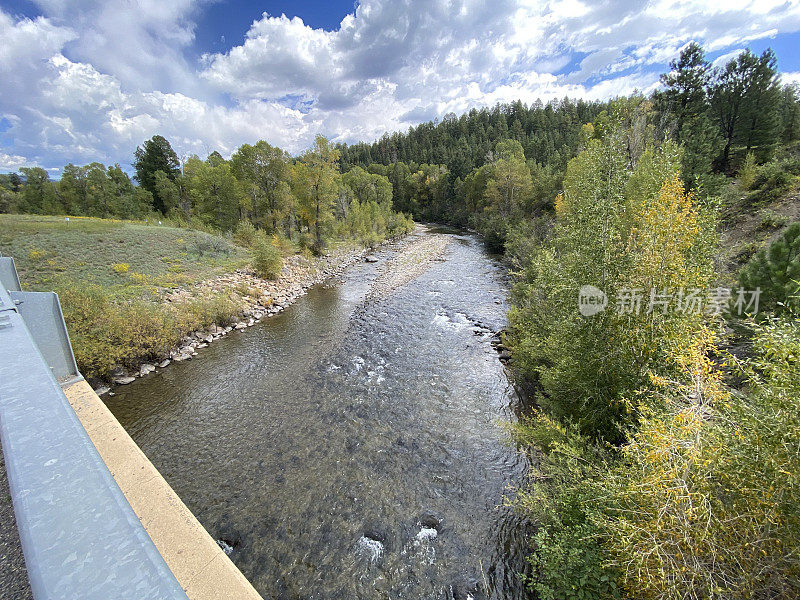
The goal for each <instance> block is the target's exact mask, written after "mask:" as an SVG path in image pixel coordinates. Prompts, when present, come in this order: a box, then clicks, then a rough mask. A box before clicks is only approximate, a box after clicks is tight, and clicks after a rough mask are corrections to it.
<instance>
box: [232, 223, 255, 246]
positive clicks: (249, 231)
mask: <svg viewBox="0 0 800 600" xmlns="http://www.w3.org/2000/svg"><path fill="white" fill-rule="evenodd" d="M256 233H257V230H256V228H255V227H254V226H253V224H252V223H251V222H250V221H247V220H244V221H239V225H238V226H237V227H236V232H235V233H234V234H233V241H234V242H236V243H237V244H238V245H239V246H244V247H245V248H251V247H252V246H253V242H255V240H256Z"/></svg>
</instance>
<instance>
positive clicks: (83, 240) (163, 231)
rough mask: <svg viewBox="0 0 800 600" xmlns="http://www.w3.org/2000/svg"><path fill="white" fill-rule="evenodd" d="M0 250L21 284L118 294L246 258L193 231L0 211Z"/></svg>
mask: <svg viewBox="0 0 800 600" xmlns="http://www.w3.org/2000/svg"><path fill="white" fill-rule="evenodd" d="M0 252H2V253H3V254H4V255H6V256H13V257H14V260H15V262H16V264H17V270H18V271H19V275H20V280H21V281H22V283H23V286H24V287H25V289H30V290H50V289H52V288H53V286H54V284H55V283H56V282H57V281H58V280H59V279H61V278H67V279H69V280H70V281H74V282H85V283H91V284H96V285H99V286H101V287H102V288H103V290H104V291H105V292H106V293H107V294H109V295H110V296H111V297H113V298H118V299H132V298H151V297H152V296H153V294H157V293H158V292H159V291H160V290H161V289H163V288H173V287H177V286H180V285H185V284H187V283H190V282H193V281H199V280H203V279H208V278H209V277H213V276H214V275H218V274H221V273H224V272H229V271H232V270H234V269H237V268H239V267H243V266H246V265H247V264H248V261H249V253H248V252H247V250H245V249H244V248H241V247H239V246H236V245H235V244H233V243H232V242H231V241H229V240H227V239H225V238H222V237H219V236H212V235H210V234H208V233H204V232H200V231H195V230H191V229H178V228H175V227H164V226H158V225H148V224H145V223H137V222H133V221H119V220H112V219H92V218H83V217H70V219H69V221H66V220H65V219H64V217H50V216H37V215H0ZM126 264H127V265H128V268H127V270H124V269H120V268H117V269H115V268H114V265H126ZM119 271H122V272H119Z"/></svg>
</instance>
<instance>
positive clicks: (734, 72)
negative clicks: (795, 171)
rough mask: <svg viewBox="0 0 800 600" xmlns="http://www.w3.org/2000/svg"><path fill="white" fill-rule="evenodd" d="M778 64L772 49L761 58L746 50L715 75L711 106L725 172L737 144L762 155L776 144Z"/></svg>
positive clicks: (778, 95)
mask: <svg viewBox="0 0 800 600" xmlns="http://www.w3.org/2000/svg"><path fill="white" fill-rule="evenodd" d="M776 64H777V63H776V59H775V54H774V53H773V52H772V50H769V49H768V50H765V51H764V53H763V54H762V55H761V56H760V57H758V56H756V55H755V54H753V53H752V52H750V50H745V51H744V52H742V53H740V54H739V55H738V56H737V57H736V58H734V59H732V60H731V61H729V62H728V63H727V64H726V65H725V68H724V69H722V70H721V71H720V70H718V71H717V72H716V77H715V80H714V82H713V83H712V86H711V107H712V112H713V114H714V117H715V119H716V120H717V123H718V124H719V126H720V128H721V130H722V136H723V139H724V144H725V145H724V148H723V150H722V157H721V160H720V167H721V168H722V170H723V171H725V172H727V171H729V170H730V159H731V152H732V150H733V147H734V144H741V145H744V146H746V150H747V151H750V150H751V149H754V148H759V149H761V150H762V153H763V152H764V151H768V150H769V149H770V148H771V146H772V144H773V143H774V138H775V136H776V133H777V128H778V126H779V121H778V106H779V101H780V89H779V87H778V82H777V71H776Z"/></svg>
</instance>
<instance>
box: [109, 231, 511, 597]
mask: <svg viewBox="0 0 800 600" xmlns="http://www.w3.org/2000/svg"><path fill="white" fill-rule="evenodd" d="M420 235H428V234H427V233H424V232H422V233H420ZM448 235H450V236H451V237H452V242H451V244H450V245H449V247H448V250H447V253H446V255H445V258H446V260H445V261H444V262H435V263H433V266H432V267H431V268H430V269H429V270H428V271H426V272H425V273H424V274H423V275H422V276H420V277H419V278H417V279H415V280H414V281H412V282H411V283H409V284H408V285H406V286H405V287H403V288H400V289H398V290H396V291H395V292H394V293H393V294H392V295H391V296H390V297H389V298H388V299H386V300H382V301H380V302H374V303H364V301H363V299H364V295H365V294H366V292H367V290H368V288H369V283H370V281H371V280H372V279H374V278H375V276H376V273H377V269H378V268H379V266H380V264H381V263H382V262H383V261H384V260H386V259H387V258H388V257H389V256H391V255H392V251H384V252H381V253H380V254H379V256H380V262H379V263H378V264H366V263H364V264H358V265H356V266H354V267H352V268H351V269H349V270H348V271H347V272H346V273H345V275H344V276H343V277H342V278H340V279H339V280H336V281H331V282H330V283H329V284H326V285H323V286H317V287H315V288H313V289H312V290H310V291H309V293H308V294H307V295H306V296H304V297H303V298H301V299H299V300H298V301H297V302H296V303H295V304H294V305H293V306H292V307H290V308H288V309H287V310H286V311H284V312H283V313H281V314H280V315H278V316H275V317H272V318H271V319H267V320H265V321H264V322H262V323H261V324H259V325H256V326H254V327H251V328H249V329H247V330H245V331H244V332H240V333H232V334H230V335H229V336H227V337H225V338H223V339H221V340H219V341H217V342H215V343H214V344H212V345H211V346H210V347H209V348H207V349H205V350H202V351H201V352H200V355H199V356H197V357H195V358H194V359H193V360H191V361H186V362H183V363H179V364H175V365H172V366H170V367H169V368H168V369H165V370H164V371H162V372H159V373H157V374H155V375H151V376H149V377H147V378H144V379H142V380H138V381H137V382H135V383H133V384H131V385H129V386H127V387H124V388H121V389H119V390H117V391H118V393H117V395H116V396H115V397H113V398H108V399H107V400H106V402H107V404H108V405H109V407H110V408H111V410H112V411H113V412H114V414H115V415H116V416H117V418H118V419H119V420H120V422H121V423H122V424H123V425H124V426H125V428H126V429H127V430H128V432H129V433H130V434H131V435H132V436H133V438H134V440H136V442H137V443H138V444H139V446H140V447H141V448H142V450H143V451H144V452H145V454H147V456H148V457H149V458H150V460H151V461H152V462H153V463H154V464H155V465H156V467H157V468H158V469H159V470H160V471H161V473H162V474H163V475H164V477H165V478H166V479H167V481H168V482H169V483H170V484H171V485H172V487H173V488H174V489H175V491H176V492H177V493H178V495H180V497H181V498H182V499H183V501H184V502H185V503H186V504H187V506H188V507H189V508H190V509H191V510H192V511H193V512H194V514H195V515H196V516H197V517H198V519H199V520H200V522H201V523H202V524H203V525H204V526H205V527H206V529H208V531H209V532H210V533H211V535H212V536H213V537H215V538H217V539H219V540H223V541H224V544H225V545H227V546H228V547H227V548H226V551H229V552H230V557H231V559H232V560H233V561H234V562H235V563H236V565H237V566H238V567H239V568H240V569H241V570H242V572H243V573H244V574H245V575H246V576H247V577H248V579H249V580H250V581H251V582H252V583H253V585H254V586H255V587H256V589H257V590H258V591H259V592H260V593H261V594H262V596H263V597H264V598H265V599H268V598H303V599H312V598H313V599H317V598H319V599H323V598H324V599H338V598H342V599H344V598H346V599H352V598H364V599H377V598H409V599H422V598H430V599H439V598H454V597H455V598H467V597H468V596H472V597H474V598H475V599H476V600H477V599H478V598H494V599H501V598H502V599H512V598H513V599H517V598H521V597H524V593H523V589H522V585H521V583H520V581H519V577H518V576H517V573H518V572H519V571H521V570H523V569H524V568H525V562H524V559H523V555H524V533H523V529H524V528H523V525H522V523H520V522H519V520H518V517H517V516H516V515H515V514H514V513H513V511H511V510H510V509H507V508H504V507H503V506H502V500H503V496H504V494H505V493H507V492H508V486H514V485H515V484H517V483H518V482H519V481H520V480H521V477H522V476H523V473H524V471H525V466H526V465H525V459H524V457H521V456H520V455H518V454H517V453H516V452H515V451H514V449H513V448H512V447H510V446H508V445H507V443H506V435H505V433H504V431H503V430H502V428H501V426H500V425H499V421H502V420H510V419H513V418H514V410H515V408H516V406H517V403H518V399H517V397H516V394H515V392H514V390H513V388H512V387H511V386H510V385H509V382H508V380H507V378H506V375H505V373H504V370H503V367H502V365H501V363H500V361H499V360H498V358H497V353H496V352H494V350H493V349H492V347H491V345H490V342H489V338H490V334H489V333H488V332H487V331H486V329H480V327H486V328H488V329H490V330H493V331H496V330H498V329H500V328H502V327H503V326H504V324H505V311H506V310H507V307H506V305H505V301H504V298H505V294H506V284H505V281H504V276H503V269H502V267H501V266H500V265H498V264H497V263H496V262H495V261H494V260H493V259H492V258H491V257H489V256H488V255H487V254H486V253H485V251H484V250H483V247H482V245H481V244H480V242H479V241H478V240H477V239H476V238H474V237H472V236H468V235H459V234H452V233H451V234H448Z"/></svg>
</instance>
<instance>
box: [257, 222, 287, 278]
mask: <svg viewBox="0 0 800 600" xmlns="http://www.w3.org/2000/svg"><path fill="white" fill-rule="evenodd" d="M252 253H253V270H254V271H255V272H256V275H258V276H259V277H263V278H264V279H277V278H278V277H280V274H281V269H282V268H283V255H282V254H281V251H280V250H279V249H278V248H277V247H275V245H274V244H273V243H272V242H271V241H270V240H269V239H268V238H267V236H266V235H265V234H264V232H261V231H260V232H259V233H258V235H257V236H256V238H255V240H254V242H253V248H252Z"/></svg>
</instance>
